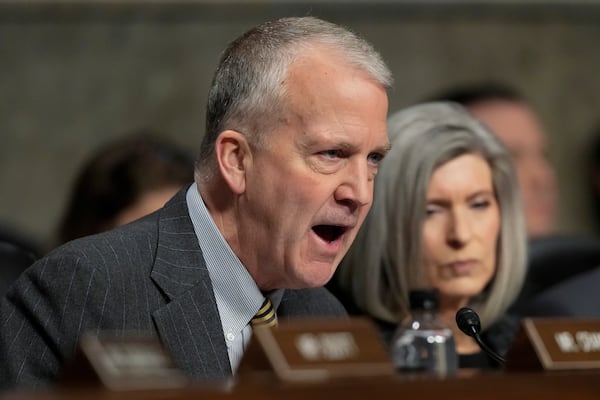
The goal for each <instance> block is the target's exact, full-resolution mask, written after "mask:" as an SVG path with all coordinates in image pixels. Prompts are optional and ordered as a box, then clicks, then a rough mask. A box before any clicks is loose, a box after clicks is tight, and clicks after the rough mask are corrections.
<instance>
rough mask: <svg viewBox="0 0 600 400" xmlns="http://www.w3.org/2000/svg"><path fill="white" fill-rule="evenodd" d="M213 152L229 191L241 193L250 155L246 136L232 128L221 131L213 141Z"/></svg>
mask: <svg viewBox="0 0 600 400" xmlns="http://www.w3.org/2000/svg"><path fill="white" fill-rule="evenodd" d="M215 153H216V157H217V164H218V166H219V170H220V171H221V175H222V176H223V179H224V180H225V182H227V185H228V186H229V188H230V189H231V191H232V192H234V193H237V194H240V193H243V192H244V191H245V190H246V164H247V162H248V161H249V159H250V157H252V153H251V152H250V145H249V144H248V141H247V140H246V137H245V136H244V135H243V134H241V133H240V132H237V131H233V130H226V131H223V132H221V133H220V134H219V136H218V137H217V141H216V143H215Z"/></svg>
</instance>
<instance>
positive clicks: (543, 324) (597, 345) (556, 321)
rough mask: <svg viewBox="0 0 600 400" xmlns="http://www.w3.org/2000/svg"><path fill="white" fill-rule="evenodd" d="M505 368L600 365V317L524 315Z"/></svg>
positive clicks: (595, 366)
mask: <svg viewBox="0 0 600 400" xmlns="http://www.w3.org/2000/svg"><path fill="white" fill-rule="evenodd" d="M506 367H507V369H540V368H542V369H545V370H574V369H600V319H576V318H525V319H524V320H523V321H522V324H521V330H520V332H519V334H518V335H517V338H516V339H515V342H514V344H513V347H512V348H511V349H510V351H509V352H508V354H507V364H506Z"/></svg>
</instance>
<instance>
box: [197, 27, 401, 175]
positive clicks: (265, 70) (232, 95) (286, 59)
mask: <svg viewBox="0 0 600 400" xmlns="http://www.w3.org/2000/svg"><path fill="white" fill-rule="evenodd" d="M315 45H322V46H327V47H330V48H331V49H332V50H333V51H335V52H337V54H339V55H341V56H342V57H343V59H344V60H345V61H346V62H347V63H348V64H349V65H352V66H354V67H356V68H357V69H359V70H362V71H365V72H366V73H367V74H368V75H369V76H370V77H371V78H372V79H373V80H374V81H376V82H378V83H379V84H381V85H382V86H383V87H385V88H386V89H388V88H390V87H391V85H392V75H391V72H390V71H389V69H388V67H387V66H386V65H385V63H384V62H383V60H382V58H381V56H380V55H379V54H378V53H377V52H376V51H375V49H374V48H373V47H372V46H371V45H370V44H369V43H368V42H366V41H365V40H364V39H362V38H360V37H358V36H357V35H356V34H355V33H353V32H351V31H349V30H347V29H346V28H343V27H341V26H338V25H335V24H333V23H330V22H326V21H323V20H320V19H317V18H314V17H299V18H282V19H278V20H275V21H272V22H267V23H264V24H262V25H259V26H257V27H255V28H252V29H251V30H249V31H248V32H246V33H245V34H243V35H242V36H240V37H239V38H238V39H236V40H234V41H233V42H232V43H231V44H230V45H229V46H228V47H227V49H226V50H225V51H224V53H223V55H222V56H221V60H220V62H219V65H218V67H217V70H216V72H215V75H214V78H213V81H212V86H211V88H210V91H209V95H208V103H207V108H206V132H205V134H204V138H203V141H202V144H201V146H200V156H199V162H198V164H197V167H196V175H197V178H199V177H200V178H202V177H201V176H199V175H200V174H199V172H200V170H202V174H204V175H206V176H210V175H211V173H212V172H214V144H215V141H216V139H217V137H218V135H219V133H220V132H222V131H223V130H226V129H233V130H236V131H239V132H241V133H243V134H244V135H246V137H247V138H248V141H249V142H250V143H251V144H252V145H254V146H257V147H259V146H261V145H264V136H265V135H264V133H265V132H270V131H271V130H273V129H274V127H275V126H276V124H277V123H278V121H279V119H280V118H281V117H282V115H281V114H282V112H283V110H284V107H285V106H286V102H285V97H286V87H285V85H282V82H283V81H284V80H285V77H286V74H287V72H288V68H289V66H290V65H291V64H292V63H293V62H294V61H295V60H296V59H297V57H298V56H301V55H302V53H303V52H304V53H305V52H306V50H307V49H310V48H311V47H312V46H315Z"/></svg>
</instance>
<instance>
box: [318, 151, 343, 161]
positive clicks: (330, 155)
mask: <svg viewBox="0 0 600 400" xmlns="http://www.w3.org/2000/svg"><path fill="white" fill-rule="evenodd" d="M321 154H322V155H323V156H325V157H326V158H331V159H334V158H338V157H341V153H340V151H339V150H325V151H322V152H321Z"/></svg>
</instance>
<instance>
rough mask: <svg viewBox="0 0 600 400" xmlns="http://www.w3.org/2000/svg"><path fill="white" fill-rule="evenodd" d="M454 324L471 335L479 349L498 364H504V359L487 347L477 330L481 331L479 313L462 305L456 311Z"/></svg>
mask: <svg viewBox="0 0 600 400" xmlns="http://www.w3.org/2000/svg"><path fill="white" fill-rule="evenodd" d="M456 325H458V327H459V328H460V330H461V331H463V332H464V333H465V334H466V335H468V336H471V337H472V338H473V339H475V341H476V342H477V344H478V345H479V347H480V348H481V350H483V351H484V352H485V353H486V354H487V355H488V356H490V357H491V358H492V359H494V360H495V361H496V362H498V363H499V364H504V363H505V362H506V360H505V359H504V358H503V357H501V356H500V355H499V354H497V353H496V352H495V351H494V350H492V349H491V348H489V347H488V346H487V345H486V344H485V343H484V342H483V340H482V339H481V335H480V334H479V332H480V331H481V322H480V321H479V315H477V313H476V312H475V311H473V310H472V309H470V308H468V307H463V308H461V309H460V310H458V311H457V313H456Z"/></svg>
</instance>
